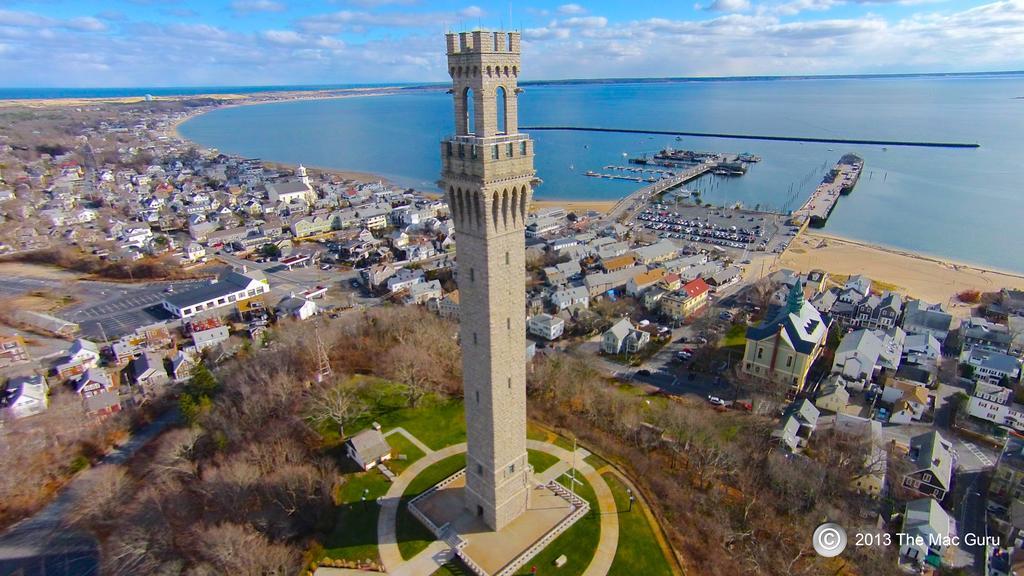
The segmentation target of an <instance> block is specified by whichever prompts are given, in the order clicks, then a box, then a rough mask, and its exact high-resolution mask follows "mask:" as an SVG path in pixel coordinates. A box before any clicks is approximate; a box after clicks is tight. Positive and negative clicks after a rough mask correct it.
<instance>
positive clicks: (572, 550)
mask: <svg viewBox="0 0 1024 576" xmlns="http://www.w3.org/2000/svg"><path fill="white" fill-rule="evenodd" d="M576 479H577V483H576V494H578V495H580V496H581V497H582V498H584V499H585V500H586V501H587V502H590V512H588V513H587V515H586V516H584V517H583V518H580V519H579V520H577V521H576V523H575V524H573V525H572V527H571V528H569V529H568V530H566V531H565V532H563V533H562V534H560V535H559V536H558V538H555V540H554V541H553V542H551V544H548V546H547V548H545V549H544V550H542V551H541V553H540V554H537V555H536V556H535V557H534V558H533V559H532V560H530V561H529V562H527V563H526V566H523V568H522V569H520V570H519V572H518V574H519V575H520V576H529V574H530V569H531V568H532V567H534V566H536V567H537V573H538V574H558V576H579V574H582V573H583V571H584V570H586V569H587V566H588V565H589V564H590V559H591V558H593V557H594V551H595V550H597V542H598V540H599V539H600V538H601V515H600V513H598V511H597V497H596V496H595V495H594V489H593V488H592V487H591V486H590V483H589V482H587V480H586V479H585V478H583V474H581V473H579V472H578V471H577V472H576ZM558 481H559V482H561V483H562V484H563V485H565V486H567V487H568V482H569V479H568V477H567V476H564V475H563V476H562V477H561V478H559V479H558ZM562 554H565V556H566V558H567V559H568V562H567V563H566V564H565V566H562V567H561V568H555V559H556V558H558V557H559V556H561V555H562ZM636 576H639V575H636Z"/></svg>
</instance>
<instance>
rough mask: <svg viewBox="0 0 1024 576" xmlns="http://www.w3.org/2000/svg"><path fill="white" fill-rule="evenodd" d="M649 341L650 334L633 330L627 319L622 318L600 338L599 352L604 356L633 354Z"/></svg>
mask: <svg viewBox="0 0 1024 576" xmlns="http://www.w3.org/2000/svg"><path fill="white" fill-rule="evenodd" d="M650 340H651V335H650V334H648V333H647V332H644V331H643V330H638V329H637V328H634V327H633V324H632V323H631V322H630V321H629V319H628V318H623V319H621V320H619V321H618V322H616V323H615V324H613V325H612V327H611V328H609V329H608V330H606V331H605V332H604V334H603V335H602V336H601V351H602V352H604V353H605V354H635V353H637V352H639V351H640V350H641V349H643V347H644V346H646V345H647V343H648V342H650Z"/></svg>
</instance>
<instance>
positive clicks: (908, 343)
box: [903, 334, 942, 364]
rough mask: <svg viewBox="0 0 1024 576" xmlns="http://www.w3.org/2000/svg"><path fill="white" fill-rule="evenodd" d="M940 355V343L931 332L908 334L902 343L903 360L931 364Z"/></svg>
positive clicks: (909, 362) (937, 359) (936, 360)
mask: <svg viewBox="0 0 1024 576" xmlns="http://www.w3.org/2000/svg"><path fill="white" fill-rule="evenodd" d="M941 356H942V344H941V343H940V342H939V341H938V340H937V339H936V338H935V336H932V335H931V334H908V335H907V338H906V340H905V341H904V343H903V362H906V363H908V364H932V363H935V362H938V361H939V358H941Z"/></svg>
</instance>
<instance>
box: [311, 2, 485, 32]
mask: <svg viewBox="0 0 1024 576" xmlns="http://www.w3.org/2000/svg"><path fill="white" fill-rule="evenodd" d="M483 16H485V12H484V10H483V9H482V8H480V7H479V6H467V7H466V8H463V9H462V10H459V11H457V12H429V13H428V12H372V11H368V10H341V11H338V12H331V13H328V14H318V15H315V16H308V17H306V18H302V19H300V20H299V21H298V22H297V23H296V26H297V27H298V29H299V30H301V31H303V32H306V33H311V34H339V33H341V32H346V31H352V32H365V31H366V30H367V29H370V28H424V29H436V28H437V27H438V24H441V23H448V24H454V23H457V22H460V21H462V20H464V19H466V18H481V17H483Z"/></svg>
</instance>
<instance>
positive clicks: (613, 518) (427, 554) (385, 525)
mask: <svg viewBox="0 0 1024 576" xmlns="http://www.w3.org/2000/svg"><path fill="white" fill-rule="evenodd" d="M398 430H400V429H396V430H392V431H391V432H389V434H390V433H392V432H396V431H398ZM402 434H404V435H406V436H407V437H408V438H409V439H410V441H412V442H413V443H415V444H417V445H418V446H419V444H418V442H419V441H418V440H417V439H415V438H414V437H413V436H412V435H411V434H409V433H408V432H407V431H405V430H402ZM526 444H527V447H528V448H530V449H532V450H538V451H541V452H546V453H548V454H551V455H553V456H557V457H558V458H559V459H560V461H559V462H558V463H557V464H555V465H554V466H552V467H551V468H549V469H547V470H545V471H544V472H545V474H543V475H538V477H537V478H536V479H535V480H536V481H538V482H544V483H546V482H547V481H549V480H551V479H554V478H557V477H558V476H561V475H562V474H564V473H565V472H567V471H568V470H569V469H570V467H571V463H572V462H573V453H572V452H571V451H569V450H566V449H564V448H561V447H559V446H555V445H554V444H549V443H547V442H541V441H538V440H527V441H526ZM421 449H422V448H421ZM428 450H429V449H428ZM465 451H466V444H465V443H462V444H456V445H454V446H448V447H447V448H443V449H441V450H437V451H426V450H425V451H424V452H425V453H426V456H424V457H423V458H420V459H419V460H417V461H416V462H414V463H413V464H412V465H411V466H409V467H408V468H407V469H406V470H405V472H403V473H402V475H401V476H399V477H398V479H397V480H395V482H394V483H393V484H391V487H390V488H389V489H388V492H387V494H385V495H384V498H383V499H382V504H381V510H380V515H379V516H378V519H377V543H378V549H379V552H380V560H381V564H383V565H384V569H385V570H386V572H387V573H388V574H390V575H392V576H429V575H430V574H433V573H434V572H435V571H436V570H437V569H438V568H440V567H441V566H443V565H444V564H445V563H446V562H448V561H449V560H451V558H452V556H453V555H454V553H453V552H452V550H451V549H450V548H449V547H448V545H447V544H446V543H444V542H443V541H435V542H433V543H431V544H430V546H428V547H427V549H426V550H424V551H422V552H420V553H419V554H417V555H416V556H415V557H413V558H411V559H409V560H408V561H406V560H403V559H402V554H401V552H400V551H399V550H398V543H397V536H396V534H395V528H396V526H397V524H396V522H397V519H398V509H399V505H400V504H401V501H402V494H404V493H405V490H406V488H408V486H409V483H410V482H412V480H413V479H414V478H416V476H417V475H419V473H420V472H422V471H423V470H424V469H426V468H427V467H428V466H430V465H431V464H434V463H436V462H439V461H441V460H444V459H445V458H448V457H449V456H454V455H455V454H459V453H461V452H465ZM589 455H590V453H589V452H587V451H586V450H583V449H578V450H577V451H576V458H575V461H576V469H577V470H579V471H580V472H581V473H583V477H584V478H586V479H587V481H588V482H590V485H591V486H592V487H593V488H594V494H595V495H596V496H597V503H598V511H597V512H598V513H599V514H600V520H601V537H600V539H599V540H598V544H597V549H596V550H595V551H594V557H593V559H592V560H591V561H590V564H589V565H588V566H587V569H586V571H584V572H583V576H605V575H606V574H607V573H608V570H609V569H610V568H611V566H612V561H613V560H614V559H615V550H616V548H617V547H618V544H619V516H618V510H617V509H616V507H615V498H614V497H613V496H612V492H611V489H610V488H608V484H607V483H605V481H604V478H602V477H601V474H600V473H599V472H598V471H597V470H595V469H594V468H593V467H592V466H591V465H590V464H587V463H586V462H585V461H584V458H586V457H587V456H589Z"/></svg>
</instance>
